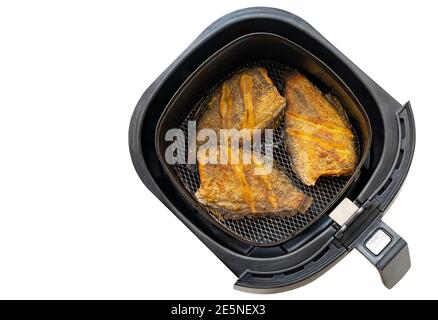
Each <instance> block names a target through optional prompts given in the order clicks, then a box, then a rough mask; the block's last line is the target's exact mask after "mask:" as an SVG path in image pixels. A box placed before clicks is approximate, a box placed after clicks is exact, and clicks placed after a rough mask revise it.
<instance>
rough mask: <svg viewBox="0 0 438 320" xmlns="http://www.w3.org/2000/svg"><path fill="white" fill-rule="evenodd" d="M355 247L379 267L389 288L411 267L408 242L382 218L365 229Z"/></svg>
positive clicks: (384, 282) (383, 280) (381, 275)
mask: <svg viewBox="0 0 438 320" xmlns="http://www.w3.org/2000/svg"><path fill="white" fill-rule="evenodd" d="M354 247H355V248H356V249H357V250H359V251H360V252H361V253H362V254H363V255H364V256H365V257H366V258H367V259H368V260H369V261H370V262H371V263H372V264H373V265H374V266H375V267H376V268H377V270H378V271H379V273H380V277H381V278H382V282H383V284H384V285H385V286H386V287H387V288H388V289H391V288H392V287H394V286H395V285H396V284H397V283H398V282H399V281H400V280H401V279H402V278H403V277H404V276H405V274H406V273H407V272H408V270H409V269H410V267H411V259H410V255H409V248H408V244H407V243H406V241H404V240H403V238H401V237H400V236H399V235H398V234H397V233H396V232H395V231H394V230H392V229H391V228H390V227H388V226H387V225H386V224H385V223H384V222H383V221H382V220H381V219H380V218H379V219H377V220H376V221H374V222H373V223H372V224H371V225H370V226H369V227H368V229H366V230H365V232H364V233H363V234H362V235H361V236H360V237H359V238H358V240H357V242H356V243H355V245H354Z"/></svg>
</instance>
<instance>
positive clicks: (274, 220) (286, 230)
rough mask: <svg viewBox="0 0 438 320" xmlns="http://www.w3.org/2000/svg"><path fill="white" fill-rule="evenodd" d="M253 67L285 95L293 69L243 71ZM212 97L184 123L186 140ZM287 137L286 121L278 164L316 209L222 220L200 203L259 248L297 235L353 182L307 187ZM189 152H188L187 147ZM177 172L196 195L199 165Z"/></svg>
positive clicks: (280, 129) (278, 141)
mask: <svg viewBox="0 0 438 320" xmlns="http://www.w3.org/2000/svg"><path fill="white" fill-rule="evenodd" d="M253 65H258V66H262V67H265V68H266V69H267V70H268V73H269V76H270V78H271V79H272V81H273V82H274V84H275V85H276V87H277V88H278V90H279V92H280V93H281V94H282V93H283V91H284V90H283V89H284V88H283V75H284V73H285V72H287V71H291V69H290V68H288V67H287V66H285V65H282V64H279V63H277V62H274V61H258V62H255V63H251V64H247V65H243V66H242V68H243V67H249V66H253ZM210 92H211V91H210ZM208 98H209V95H208V93H207V94H206V95H205V96H204V97H203V98H201V99H200V100H199V101H198V103H197V104H196V106H195V107H194V108H193V109H192V110H191V112H190V113H189V114H188V116H187V117H186V118H185V120H184V121H183V123H182V126H181V129H182V130H183V131H184V134H185V135H186V139H185V140H186V141H187V140H188V139H187V129H188V127H187V124H188V121H192V120H196V119H197V118H198V116H199V114H200V111H202V107H203V106H204V104H205V102H206V101H208ZM283 138H284V121H283V119H281V120H280V121H279V123H278V125H277V127H276V129H275V130H274V145H273V148H274V150H273V155H274V160H275V163H276V165H277V166H278V167H279V168H280V169H282V170H283V172H285V173H286V174H287V175H288V176H289V177H290V178H291V179H292V181H293V183H294V185H295V186H297V187H298V188H299V189H300V190H302V191H303V192H305V193H306V194H307V195H309V196H311V197H312V198H313V203H312V206H311V207H310V208H309V210H308V211H307V212H306V213H305V214H297V215H295V216H293V217H285V218H282V217H265V218H252V219H251V218H243V219H240V220H222V219H220V218H219V217H218V216H217V214H215V212H214V210H212V209H210V208H208V207H206V206H203V205H201V204H200V205H201V207H202V208H203V209H204V210H205V211H206V212H207V213H208V214H209V215H210V216H211V217H212V218H213V219H214V220H216V222H217V223H219V224H220V225H221V226H222V227H224V228H225V229H226V230H228V231H230V232H231V233H232V234H233V235H235V236H237V237H238V238H240V239H242V240H244V241H247V242H250V243H252V244H255V245H263V246H266V245H273V244H276V243H279V242H281V241H285V240H287V239H289V238H291V237H293V236H295V235H297V234H298V233H299V232H300V231H302V230H303V229H304V228H306V227H307V226H309V225H310V224H311V223H312V222H313V221H315V220H316V219H317V218H318V217H319V216H320V215H321V214H323V213H324V211H325V210H326V209H327V207H328V205H329V204H331V202H332V201H333V200H334V199H335V198H336V197H337V196H338V194H339V192H340V191H341V190H342V189H343V188H344V187H345V186H346V184H347V183H348V180H349V177H321V178H319V180H318V182H317V183H316V185H315V186H314V187H308V186H305V185H303V184H302V183H301V181H300V180H299V179H298V178H297V177H296V175H295V174H294V173H293V171H292V167H291V163H290V159H289V155H288V154H287V152H286V149H285V145H284V142H283V141H284V139H283ZM185 150H187V148H186V149H185ZM175 170H176V173H177V175H178V176H179V178H180V180H181V182H182V183H183V185H184V186H185V188H186V189H187V190H188V191H189V193H190V194H191V195H194V194H195V192H196V191H197V190H198V188H199V185H200V180H199V174H198V170H197V166H196V165H181V164H177V165H175Z"/></svg>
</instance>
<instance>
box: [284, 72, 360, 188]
mask: <svg viewBox="0 0 438 320" xmlns="http://www.w3.org/2000/svg"><path fill="white" fill-rule="evenodd" d="M285 96H286V101H287V107H286V112H285V116H284V120H285V140H286V146H287V149H288V152H289V154H290V156H291V162H292V168H293V170H294V172H295V173H296V175H297V176H298V178H299V179H300V180H301V181H302V182H303V183H304V184H305V185H308V186H314V185H315V183H316V181H317V180H318V178H319V177H321V176H345V175H351V174H353V172H354V170H355V169H356V166H357V161H358V156H357V152H356V136H355V135H354V133H353V130H352V129H351V125H350V123H349V122H348V118H347V115H346V114H345V111H344V110H343V109H342V107H341V105H340V103H339V101H338V100H337V99H336V98H335V97H334V96H331V95H326V96H324V95H323V94H322V92H321V91H320V90H319V89H318V88H317V87H316V86H315V85H313V84H312V83H311V82H310V81H309V80H308V79H307V78H306V77H305V76H303V75H302V74H301V73H299V72H298V71H295V72H292V73H289V74H288V75H286V77H285Z"/></svg>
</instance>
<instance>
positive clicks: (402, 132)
mask: <svg viewBox="0 0 438 320" xmlns="http://www.w3.org/2000/svg"><path fill="white" fill-rule="evenodd" d="M400 131H401V138H402V139H404V138H405V137H406V126H405V120H403V119H400Z"/></svg>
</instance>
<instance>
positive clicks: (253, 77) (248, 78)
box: [197, 67, 286, 132]
mask: <svg viewBox="0 0 438 320" xmlns="http://www.w3.org/2000/svg"><path fill="white" fill-rule="evenodd" d="M285 107H286V99H285V98H283V97H282V96H281V95H280V94H279V93H278V90H277V88H276V87H275V85H274V84H273V83H272V80H271V79H270V78H269V76H268V72H267V71H266V69H265V68H262V67H252V68H247V69H243V70H241V71H239V72H237V73H236V74H234V75H233V76H232V77H231V78H230V79H228V80H226V81H224V82H223V83H222V84H221V85H219V87H218V88H217V89H216V90H215V91H214V92H213V94H212V95H211V97H210V99H209V101H208V102H207V106H206V111H205V112H204V114H203V115H202V117H201V118H200V119H199V121H198V124H197V127H198V130H201V129H204V128H207V129H213V130H215V131H216V132H218V130H219V129H238V130H240V129H255V128H257V129H265V128H270V127H271V126H273V125H274V123H275V120H276V119H277V118H278V116H279V115H280V113H281V112H282V111H283V110H284V108H285Z"/></svg>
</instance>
